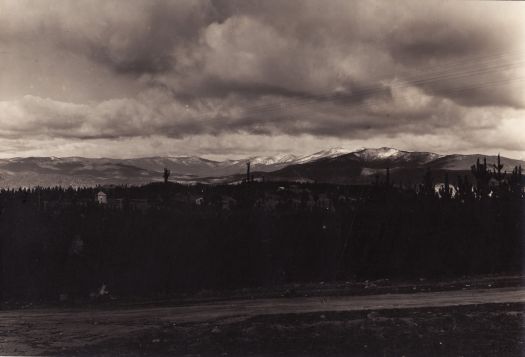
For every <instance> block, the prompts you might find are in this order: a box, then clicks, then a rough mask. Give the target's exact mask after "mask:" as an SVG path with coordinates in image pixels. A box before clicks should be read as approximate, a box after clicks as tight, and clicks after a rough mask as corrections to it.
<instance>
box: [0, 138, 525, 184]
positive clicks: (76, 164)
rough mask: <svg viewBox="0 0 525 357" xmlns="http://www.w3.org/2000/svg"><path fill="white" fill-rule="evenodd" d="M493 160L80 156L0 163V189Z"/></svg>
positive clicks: (351, 173) (408, 168) (345, 154)
mask: <svg viewBox="0 0 525 357" xmlns="http://www.w3.org/2000/svg"><path fill="white" fill-rule="evenodd" d="M478 157H479V158H482V157H486V158H487V160H488V162H489V164H492V163H494V162H495V161H496V156H494V155H490V156H489V155H476V154H449V155H442V154H436V153H432V152H417V151H414V152H412V151H405V150H399V149H395V148H389V147H381V148H360V149H357V150H349V149H345V148H340V147H339V148H329V149H326V150H321V151H318V152H316V153H313V154H310V155H304V156H298V155H294V154H288V153H283V154H278V155H274V156H251V157H247V158H246V159H236V160H232V159H226V160H222V161H217V160H210V159H206V158H202V157H199V156H189V155H188V156H151V157H142V158H129V159H113V158H84V157H80V156H70V157H56V156H50V157H46V156H32V157H14V158H6V159H0V187H4V188H6V187H12V188H14V187H34V186H45V187H50V186H56V185H61V186H73V187H81V186H96V185H104V184H131V185H141V184H146V183H149V182H152V181H160V180H162V171H163V169H164V168H165V167H166V168H168V169H170V170H171V172H172V174H171V177H170V180H171V181H175V182H181V183H196V182H205V183H206V182H231V181H238V180H239V178H240V177H241V178H242V177H243V176H244V174H245V170H246V163H247V162H248V161H249V162H250V163H251V170H252V172H253V173H254V174H255V175H256V176H265V177H267V178H268V179H272V180H278V179H282V180H303V179H307V180H314V181H320V182H340V183H363V182H369V181H370V178H371V177H373V176H375V175H377V174H380V175H382V174H384V170H385V169H386V168H387V167H388V168H390V170H391V173H392V176H393V178H394V179H395V178H396V177H398V176H399V177H403V178H405V179H406V178H409V177H413V178H414V179H416V177H414V176H418V175H419V173H418V171H420V170H422V169H427V168H430V169H432V170H436V171H438V172H439V171H457V172H460V171H462V172H467V173H468V171H469V170H470V166H471V165H472V164H474V163H475V161H476V158H478ZM501 160H502V163H503V165H505V169H506V170H508V171H511V170H512V168H513V167H514V166H517V165H522V166H525V162H524V161H522V160H516V159H510V158H506V157H501Z"/></svg>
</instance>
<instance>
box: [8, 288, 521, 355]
mask: <svg viewBox="0 0 525 357" xmlns="http://www.w3.org/2000/svg"><path fill="white" fill-rule="evenodd" d="M523 302H525V288H524V287H511V288H496V289H476V290H454V291H441V292H423V293H413V294H381V295H367V296H332V297H293V298H273V299H253V300H236V301H219V302H210V303H199V304H195V305H192V304H188V305H184V306H162V307H151V306H148V307H144V306H132V307H119V306H117V307H114V306H113V307H108V306H95V307H90V308H87V309H86V308H71V309H61V308H46V309H22V310H10V311H0V354H2V355H6V354H17V355H38V354H46V353H54V352H57V351H61V350H62V351H74V350H75V349H77V348H82V347H85V346H89V345H100V344H101V343H103V342H104V340H105V339H108V338H111V339H118V338H129V336H133V335H137V336H138V335H140V334H141V333H143V332H144V331H147V330H148V329H152V328H155V327H158V326H166V325H167V324H168V325H179V324H184V323H210V324H213V325H217V326H220V325H221V324H226V323H230V322H231V321H237V322H238V321H243V320H246V319H249V318H253V317H256V316H265V315H282V314H306V313H326V312H348V311H362V310H383V309H414V308H431V307H448V306H463V305H477V304H505V303H523Z"/></svg>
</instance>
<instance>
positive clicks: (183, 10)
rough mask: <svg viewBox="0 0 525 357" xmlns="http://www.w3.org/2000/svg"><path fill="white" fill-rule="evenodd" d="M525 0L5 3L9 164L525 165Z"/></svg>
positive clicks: (1, 69)
mask: <svg viewBox="0 0 525 357" xmlns="http://www.w3.org/2000/svg"><path fill="white" fill-rule="evenodd" d="M524 89H525V3H517V2H448V1H440V2H419V1H418V2H400V1H396V2H390V1H384V2H376V1H366V2H364V1H350V0H343V1H338V0H330V1H325V0H319V1H308V0H302V1H295V0H278V1H277V0H276V1H271V0H270V1H269V0H264V1H263V0H255V1H254V0H239V1H236V0H231V1H209V0H202V1H201V0H191V1H184V0H177V1H150V0H147V1H146V0H143V1H133V0H121V1H108V0H101V1H97V0H85V1H82V0H75V1H69V0H64V1H60V0H42V1H24V0H12V1H11V0H0V156H1V157H12V156H34V155H39V156H49V155H54V156H76V155H78V156H87V157H100V156H105V157H138V156H155V155H183V154H189V155H200V156H205V157H209V158H215V159H220V158H224V157H232V158H235V157H242V156H245V155H246V156H247V155H250V156H251V155H258V154H262V155H272V154H276V153H284V152H291V153H296V154H307V153H311V152H314V151H318V150H320V149H325V148H329V147H341V146H342V147H346V148H349V149H354V148H358V147H363V146H364V147H380V146H391V147H396V148H400V149H406V150H422V151H434V152H439V153H452V152H464V153H474V152H478V153H495V152H501V153H503V154H505V155H507V156H511V157H515V158H525V90H524Z"/></svg>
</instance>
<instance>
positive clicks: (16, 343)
mask: <svg viewBox="0 0 525 357" xmlns="http://www.w3.org/2000/svg"><path fill="white" fill-rule="evenodd" d="M499 279H500V280H501V278H499ZM489 280H490V279H488V280H487V279H486V278H483V279H478V281H477V282H472V283H468V284H467V283H465V282H463V283H462V284H463V286H462V287H459V286H456V289H452V290H451V289H440V290H442V291H428V290H424V291H421V290H419V289H416V290H415V291H417V292H415V293H407V292H404V291H399V290H396V289H392V292H388V291H381V292H377V293H376V294H371V295H357V294H355V293H354V292H352V294H351V295H345V294H342V293H341V291H339V290H338V293H337V294H334V293H333V290H331V289H333V287H332V288H327V292H329V293H330V294H327V296H321V295H320V294H315V295H316V296H311V295H310V296H304V295H301V296H298V295H297V294H291V295H293V296H288V297H280V298H276V297H262V298H261V297H253V298H249V299H222V300H216V301H195V302H188V301H186V302H178V303H175V302H173V303H171V304H170V303H168V302H163V303H162V304H159V305H156V304H154V303H152V302H147V303H146V302H144V303H134V304H119V303H111V304H98V305H92V306H88V307H79V306H75V307H65V306H64V307H57V306H55V307H39V308H29V309H9V310H4V311H0V354H1V355H68V356H69V355H82V356H93V355H104V356H113V355H133V356H135V355H137V356H140V355H161V356H164V355H191V356H198V355H203V356H220V355H223V356H246V355H257V356H274V355H292V356H324V355H334V356H348V355H350V356H403V355H404V356H479V355H489V356H525V335H524V332H525V326H524V322H525V320H524V319H525V316H524V314H525V289H524V288H523V287H522V286H521V284H517V285H515V286H505V287H500V286H497V285H498V279H494V281H489ZM505 280H506V279H505ZM515 280H516V282H517V281H518V280H519V281H521V279H515ZM480 281H482V282H483V283H480ZM455 284H456V283H455ZM456 285H457V284H456ZM466 285H468V286H466ZM473 285H474V287H473ZM494 285H496V286H494ZM321 291H322V289H318V292H319V293H320V292H321ZM288 295H290V294H288ZM305 295H307V294H305ZM328 295H329V296H328Z"/></svg>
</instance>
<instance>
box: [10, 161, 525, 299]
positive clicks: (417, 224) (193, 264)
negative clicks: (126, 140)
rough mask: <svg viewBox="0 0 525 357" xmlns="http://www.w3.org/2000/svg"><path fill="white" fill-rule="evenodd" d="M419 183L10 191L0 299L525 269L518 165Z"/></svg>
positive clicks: (479, 166) (524, 203)
mask: <svg viewBox="0 0 525 357" xmlns="http://www.w3.org/2000/svg"><path fill="white" fill-rule="evenodd" d="M500 171H501V168H500ZM436 180H440V181H443V182H444V184H443V185H441V186H439V187H436V185H435V184H434V182H435V181H436ZM420 181H421V184H420V185H419V186H418V187H417V188H416V189H407V188H401V187H395V186H394V185H392V184H391V183H390V182H389V172H388V170H387V172H386V173H385V175H383V176H381V177H380V178H379V179H378V180H377V182H375V183H374V184H370V185H360V186H355V185H354V186H349V185H331V184H321V183H318V184H316V183H302V184H299V183H290V182H251V181H250V180H249V178H248V179H247V180H245V182H243V183H242V184H238V185H181V184H176V183H171V182H168V180H167V178H166V182H159V183H152V184H149V185H145V186H140V187H135V186H115V187H94V188H79V189H73V188H67V189H65V188H60V187H55V188H39V187H37V188H31V189H18V190H1V191H0V259H1V261H0V268H1V270H0V284H1V285H0V294H1V296H0V300H7V299H20V300H57V299H58V298H59V296H62V297H64V296H65V297H68V299H86V298H89V296H94V292H97V291H99V289H100V287H101V286H102V285H105V286H106V287H107V290H108V291H109V293H110V294H111V295H112V296H115V297H127V296H160V295H169V294H175V293H181V292H188V293H193V292H198V291H201V290H203V289H216V290H222V289H232V288H239V287H267V286H279V285H283V284H288V283H294V282H320V281H346V280H352V279H371V278H398V279H403V278H420V277H426V278H429V277H445V276H458V275H473V274H485V273H504V272H505V273H507V272H518V271H521V269H522V264H523V263H522V262H523V252H524V250H523V249H524V246H523V237H524V233H525V219H524V218H525V216H524V214H525V200H524V198H523V178H522V175H521V168H515V169H514V171H513V172H512V174H510V175H503V174H502V173H501V172H499V176H498V171H497V170H493V171H490V170H489V169H488V168H487V164H486V162H485V163H481V162H480V161H479V160H478V162H477V163H476V165H473V167H472V175H471V176H470V178H469V177H467V176H465V177H456V178H451V179H449V177H448V175H446V177H439V178H437V177H433V176H432V172H431V171H427V173H425V175H424V176H423V177H421V178H420ZM449 181H454V183H452V182H450V183H449ZM469 181H472V184H471V183H469ZM99 192H103V193H104V195H105V196H106V197H107V201H100V200H99V199H98V193H99Z"/></svg>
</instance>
